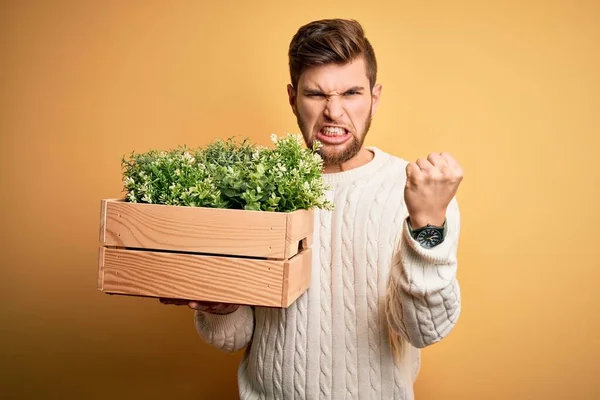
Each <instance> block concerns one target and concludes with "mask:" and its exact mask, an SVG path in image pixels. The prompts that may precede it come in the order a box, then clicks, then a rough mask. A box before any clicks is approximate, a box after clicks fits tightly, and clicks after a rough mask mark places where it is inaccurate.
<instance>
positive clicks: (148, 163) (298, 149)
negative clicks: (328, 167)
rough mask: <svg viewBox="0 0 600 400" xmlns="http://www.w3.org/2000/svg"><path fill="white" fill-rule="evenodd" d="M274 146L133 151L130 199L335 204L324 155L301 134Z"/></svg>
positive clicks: (227, 144) (263, 206) (127, 175)
mask: <svg viewBox="0 0 600 400" xmlns="http://www.w3.org/2000/svg"><path fill="white" fill-rule="evenodd" d="M271 140H272V141H273V144H274V146H273V148H269V147H262V146H256V145H254V144H252V143H250V142H249V141H248V140H244V141H243V142H241V143H240V142H236V141H234V140H233V139H228V140H226V141H223V140H219V141H215V142H212V143H210V144H209V145H207V146H206V147H200V148H195V149H187V148H186V147H185V146H184V147H181V146H180V147H178V148H177V149H172V150H168V151H157V150H150V151H148V152H146V153H140V154H136V153H135V152H132V153H131V155H130V157H129V158H128V159H126V158H125V157H123V159H122V168H123V183H124V190H125V191H126V192H127V196H126V198H127V200H128V201H130V202H134V203H153V204H166V205H178V206H195V207H211V208H230V209H244V210H260V211H278V212H289V211H294V210H298V209H309V208H323V209H329V210H330V209H332V208H333V205H332V203H331V202H330V201H329V200H327V198H326V196H325V191H326V190H327V189H328V187H327V186H326V185H325V183H324V182H323V179H322V169H323V160H322V159H321V157H320V156H319V154H318V153H317V150H318V149H319V146H320V144H319V143H317V144H315V146H314V147H313V148H310V149H309V148H306V147H304V146H302V143H303V141H302V137H301V136H300V135H297V134H295V135H291V134H290V135H287V136H285V137H282V138H278V137H277V136H276V135H271Z"/></svg>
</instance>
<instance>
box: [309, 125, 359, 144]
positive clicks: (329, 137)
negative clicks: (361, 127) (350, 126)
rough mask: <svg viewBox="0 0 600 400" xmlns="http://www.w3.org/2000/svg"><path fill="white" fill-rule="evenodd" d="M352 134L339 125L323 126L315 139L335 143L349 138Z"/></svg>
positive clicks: (340, 142) (324, 142)
mask: <svg viewBox="0 0 600 400" xmlns="http://www.w3.org/2000/svg"><path fill="white" fill-rule="evenodd" d="M351 137H352V134H351V133H350V132H349V131H348V130H346V129H344V128H342V127H340V126H324V127H322V128H321V129H320V130H319V131H318V132H317V137H316V139H317V140H318V141H320V142H321V143H323V144H330V145H337V144H342V143H344V142H346V141H347V140H349V139H350V138H351Z"/></svg>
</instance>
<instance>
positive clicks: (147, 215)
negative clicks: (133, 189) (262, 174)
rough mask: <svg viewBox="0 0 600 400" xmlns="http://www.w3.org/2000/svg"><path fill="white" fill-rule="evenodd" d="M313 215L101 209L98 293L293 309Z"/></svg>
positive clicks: (304, 276) (308, 257) (126, 205)
mask: <svg viewBox="0 0 600 400" xmlns="http://www.w3.org/2000/svg"><path fill="white" fill-rule="evenodd" d="M312 232H313V211H312V210H298V211H294V212H290V213H276V212H263V211H246V210H229V209H213V208H200V207H184V206H167V205H157V204H142V203H130V202H127V201H125V200H124V199H104V200H102V202H101V218H100V243H101V244H100V252H99V257H98V259H99V270H98V289H99V290H101V291H103V292H105V293H109V294H123V295H135V296H150V297H166V298H177V299H187V300H200V301H216V302H224V303H235V304H247V305H257V306H270V307H288V306H289V305H290V304H292V303H293V302H294V301H295V300H296V299H297V298H298V297H299V296H300V295H301V294H302V293H303V292H305V291H306V289H307V288H308V286H309V283H310V276H311V266H312V248H311V241H312Z"/></svg>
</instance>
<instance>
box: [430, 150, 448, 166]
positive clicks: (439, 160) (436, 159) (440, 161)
mask: <svg viewBox="0 0 600 400" xmlns="http://www.w3.org/2000/svg"><path fill="white" fill-rule="evenodd" d="M427 161H429V162H430V163H431V165H433V166H434V167H436V168H438V169H440V170H441V169H442V168H443V167H445V166H448V162H447V161H446V159H445V158H444V157H442V156H441V154H440V153H430V154H429V155H428V156H427Z"/></svg>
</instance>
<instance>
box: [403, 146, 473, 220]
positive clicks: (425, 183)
mask: <svg viewBox="0 0 600 400" xmlns="http://www.w3.org/2000/svg"><path fill="white" fill-rule="evenodd" d="M462 179H463V169H462V167H461V166H460V165H459V164H458V162H457V161H456V160H455V159H454V158H453V157H452V156H451V155H450V154H448V153H431V154H429V156H428V157H427V159H423V158H419V159H418V160H417V161H416V162H411V163H409V164H408V165H407V166H406V186H405V188H404V199H405V202H406V208H407V210H408V214H409V216H410V224H411V227H412V228H413V229H418V228H421V227H423V226H425V225H427V224H431V225H436V226H441V225H443V223H444V221H445V219H446V209H447V207H448V204H450V201H451V200H452V198H453V197H454V196H455V195H456V191H457V190H458V186H459V185H460V182H461V181H462Z"/></svg>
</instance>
